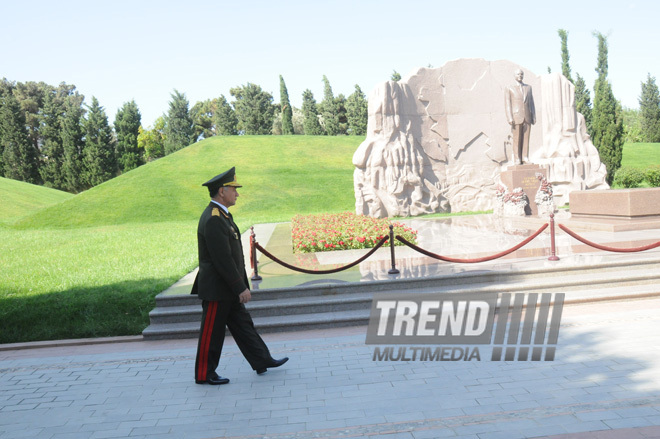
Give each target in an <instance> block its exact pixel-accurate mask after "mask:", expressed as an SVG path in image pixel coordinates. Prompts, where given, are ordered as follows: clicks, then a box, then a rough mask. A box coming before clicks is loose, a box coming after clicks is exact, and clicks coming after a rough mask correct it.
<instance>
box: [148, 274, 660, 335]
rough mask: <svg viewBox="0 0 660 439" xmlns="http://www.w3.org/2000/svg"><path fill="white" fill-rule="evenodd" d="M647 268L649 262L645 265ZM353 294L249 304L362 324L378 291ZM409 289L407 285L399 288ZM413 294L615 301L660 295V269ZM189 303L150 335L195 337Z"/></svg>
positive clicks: (282, 317) (262, 314) (273, 323)
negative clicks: (554, 296) (518, 295)
mask: <svg viewBox="0 0 660 439" xmlns="http://www.w3.org/2000/svg"><path fill="white" fill-rule="evenodd" d="M646 268H648V267H646ZM352 285H353V293H352V294H350V295H349V294H346V293H345V294H335V295H326V296H321V297H318V296H311V297H294V298H286V299H270V300H265V299H264V300H260V301H252V302H250V303H249V304H248V305H247V307H248V309H249V310H250V313H251V315H252V316H253V319H254V322H255V326H257V327H259V328H260V330H262V331H264V332H271V331H287V330H288V331H296V330H303V329H311V328H317V329H321V328H327V327H332V326H333V323H332V322H334V326H347V325H362V324H366V323H367V321H368V317H369V316H368V313H369V309H370V307H371V300H372V298H373V294H374V293H373V292H369V291H367V292H361V291H362V289H361V288H360V287H361V286H362V285H364V284H362V283H359V284H352ZM399 291H404V290H399ZM405 291H406V293H409V294H425V293H436V292H446V293H456V292H461V293H492V294H498V293H504V292H510V293H514V292H525V293H532V292H537V293H541V292H563V293H565V294H566V303H579V302H587V301H595V300H613V299H621V298H637V297H648V296H654V295H660V270H648V269H643V270H631V269H628V268H626V269H623V270H621V269H619V270H605V271H601V272H598V271H593V270H592V271H591V273H590V274H587V275H583V274H579V275H577V274H573V275H571V276H556V277H554V278H546V277H541V278H536V279H531V280H527V281H524V282H514V283H506V282H502V283H498V284H484V283H479V284H472V285H436V286H432V287H425V288H409V289H406V290H405ZM193 298H194V301H193V302H191V303H190V304H188V305H183V306H170V307H159V308H156V309H154V310H153V311H152V312H151V313H150V318H151V325H150V326H149V327H148V328H147V329H145V331H144V332H143V336H144V337H145V338H182V337H195V336H197V334H198V331H199V324H200V319H201V306H200V302H199V299H197V298H196V297H193ZM356 316H360V317H359V318H357V317H356Z"/></svg>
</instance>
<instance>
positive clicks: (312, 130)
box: [302, 89, 324, 136]
mask: <svg viewBox="0 0 660 439" xmlns="http://www.w3.org/2000/svg"><path fill="white" fill-rule="evenodd" d="M302 100H303V101H302V112H303V118H304V122H303V130H304V132H305V135H306V136H320V135H323V134H324V132H323V128H322V127H321V124H320V123H319V113H318V109H317V108H316V107H317V105H316V100H315V99H314V94H313V93H312V91H311V90H309V89H307V90H305V91H304V92H303V96H302Z"/></svg>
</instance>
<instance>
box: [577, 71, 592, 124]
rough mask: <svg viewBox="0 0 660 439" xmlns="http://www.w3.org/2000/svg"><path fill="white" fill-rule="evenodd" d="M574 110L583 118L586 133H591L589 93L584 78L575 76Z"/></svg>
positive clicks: (578, 75)
mask: <svg viewBox="0 0 660 439" xmlns="http://www.w3.org/2000/svg"><path fill="white" fill-rule="evenodd" d="M575 109H576V110H577V111H578V112H579V113H580V114H582V116H584V122H585V125H586V126H587V132H588V133H591V93H590V92H589V89H588V88H587V83H586V82H585V80H584V78H583V77H582V76H580V74H579V73H578V74H577V79H576V80H575Z"/></svg>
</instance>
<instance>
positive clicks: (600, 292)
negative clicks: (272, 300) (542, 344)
mask: <svg viewBox="0 0 660 439" xmlns="http://www.w3.org/2000/svg"><path fill="white" fill-rule="evenodd" d="M411 293H415V291H411ZM493 293H494V294H496V293H497V292H493ZM650 296H660V282H657V283H654V284H649V285H642V286H638V287H635V288H634V289H633V290H631V289H630V287H628V286H625V287H621V286H612V287H610V288H598V289H586V290H577V291H572V292H571V291H567V292H566V298H565V304H567V305H570V304H572V303H583V302H589V301H594V300H620V299H633V298H640V297H650ZM370 306H371V305H370V302H369V307H367V308H364V309H354V310H348V311H327V312H315V313H308V314H280V315H271V316H262V317H256V316H254V313H252V311H251V313H252V314H253V321H254V325H255V327H256V328H257V329H258V331H259V332H260V333H271V332H295V331H304V330H308V329H324V328H335V327H344V326H365V325H367V324H368V323H369V314H370ZM190 316H193V314H190ZM200 318H201V307H199V306H198V307H197V313H196V314H194V319H193V320H191V321H186V322H171V323H159V324H152V325H150V326H149V327H148V328H146V329H145V330H144V332H143V333H142V335H143V337H144V338H145V339H149V340H158V339H175V338H194V337H197V336H198V335H199V328H200ZM365 335H366V334H365Z"/></svg>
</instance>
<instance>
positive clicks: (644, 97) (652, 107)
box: [639, 73, 660, 143]
mask: <svg viewBox="0 0 660 439" xmlns="http://www.w3.org/2000/svg"><path fill="white" fill-rule="evenodd" d="M639 110H640V113H641V114H640V116H641V130H642V138H643V139H644V141H645V142H651V143H656V142H660V93H659V92H658V86H657V85H656V83H655V77H652V76H651V74H650V73H649V74H648V75H647V78H646V82H642V94H641V96H640V97H639Z"/></svg>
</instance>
